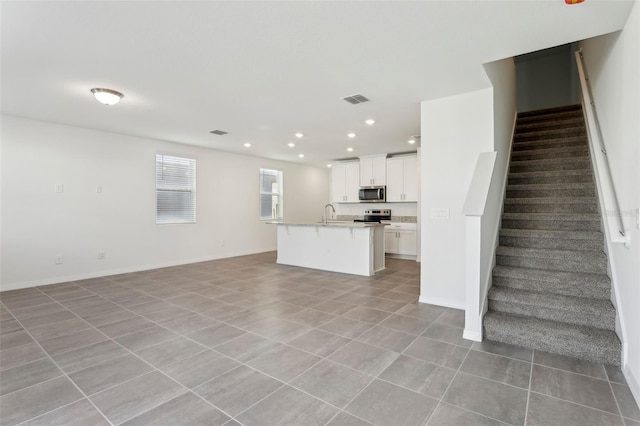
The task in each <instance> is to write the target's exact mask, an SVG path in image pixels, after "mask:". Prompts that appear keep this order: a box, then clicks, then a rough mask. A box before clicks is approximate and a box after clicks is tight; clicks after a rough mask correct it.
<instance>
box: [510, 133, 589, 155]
mask: <svg viewBox="0 0 640 426" xmlns="http://www.w3.org/2000/svg"><path fill="white" fill-rule="evenodd" d="M584 147H586V148H587V149H588V148H589V144H588V141H587V138H586V137H584V136H577V137H574V138H561V139H543V140H540V141H526V142H514V143H513V151H514V152H523V151H532V150H536V149H553V148H584Z"/></svg>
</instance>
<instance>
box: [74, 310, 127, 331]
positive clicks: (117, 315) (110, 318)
mask: <svg viewBox="0 0 640 426" xmlns="http://www.w3.org/2000/svg"><path fill="white" fill-rule="evenodd" d="M137 316H138V315H136V314H134V313H133V312H130V311H128V310H126V309H119V310H117V311H112V312H108V313H106V314H100V315H90V316H85V317H84V318H83V319H84V320H85V321H86V322H88V323H89V324H91V325H92V326H94V327H102V326H105V325H108V324H113V323H114V322H120V321H124V320H126V319H129V318H133V317H137Z"/></svg>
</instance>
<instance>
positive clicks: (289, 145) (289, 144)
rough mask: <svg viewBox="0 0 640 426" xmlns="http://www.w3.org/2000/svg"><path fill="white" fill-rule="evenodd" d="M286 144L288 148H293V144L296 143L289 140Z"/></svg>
mask: <svg viewBox="0 0 640 426" xmlns="http://www.w3.org/2000/svg"><path fill="white" fill-rule="evenodd" d="M287 146H288V147H289V148H293V147H294V146H296V144H295V143H293V142H289V143H288V144H287Z"/></svg>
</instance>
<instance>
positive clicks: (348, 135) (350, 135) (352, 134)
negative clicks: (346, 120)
mask: <svg viewBox="0 0 640 426" xmlns="http://www.w3.org/2000/svg"><path fill="white" fill-rule="evenodd" d="M347 137H348V138H351V139H353V138H355V137H356V134H355V133H347Z"/></svg>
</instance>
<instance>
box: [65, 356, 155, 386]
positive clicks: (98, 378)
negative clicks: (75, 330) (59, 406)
mask: <svg viewBox="0 0 640 426" xmlns="http://www.w3.org/2000/svg"><path fill="white" fill-rule="evenodd" d="M152 370H153V369H152V368H151V367H150V366H149V365H147V364H146V363H145V362H144V361H142V360H140V359H139V358H137V357H136V356H134V355H124V356H122V357H119V358H114V359H111V360H109V361H105V362H102V363H100V364H96V365H93V366H91V367H89V368H85V369H84V370H80V371H76V372H74V373H71V374H69V378H70V379H71V380H73V382H74V383H75V384H76V385H78V387H79V388H80V389H81V390H82V392H84V393H85V395H93V394H94V393H97V392H100V391H103V390H105V389H107V388H110V387H111V386H115V385H118V384H120V383H122V382H125V381H127V380H130V379H133V378H134V377H138V376H141V375H143V374H146V373H148V372H150V371H152Z"/></svg>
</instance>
